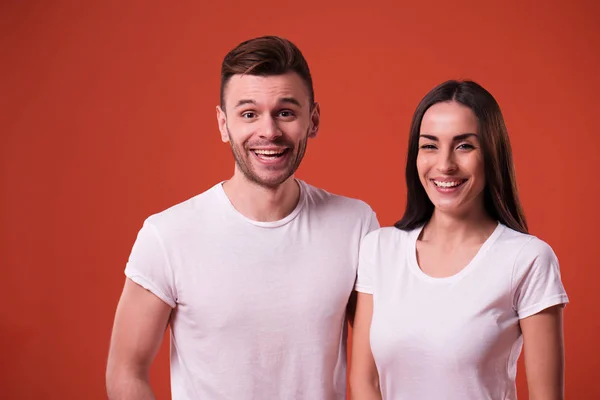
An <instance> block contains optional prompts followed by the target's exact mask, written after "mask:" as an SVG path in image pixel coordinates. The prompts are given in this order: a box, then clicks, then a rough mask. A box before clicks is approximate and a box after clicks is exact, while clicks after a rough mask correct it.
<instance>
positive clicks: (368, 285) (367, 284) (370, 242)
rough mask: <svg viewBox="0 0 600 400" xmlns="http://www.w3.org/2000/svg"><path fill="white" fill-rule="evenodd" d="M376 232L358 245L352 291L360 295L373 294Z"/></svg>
mask: <svg viewBox="0 0 600 400" xmlns="http://www.w3.org/2000/svg"><path fill="white" fill-rule="evenodd" d="M376 232H377V230H375V231H372V232H370V233H369V234H367V235H366V236H365V237H364V238H363V240H362V241H361V243H360V251H359V256H358V276H357V278H356V284H355V285H354V290H356V291H357V292H361V293H367V294H373V286H374V279H373V278H374V272H375V271H374V267H373V259H374V256H375V238H376Z"/></svg>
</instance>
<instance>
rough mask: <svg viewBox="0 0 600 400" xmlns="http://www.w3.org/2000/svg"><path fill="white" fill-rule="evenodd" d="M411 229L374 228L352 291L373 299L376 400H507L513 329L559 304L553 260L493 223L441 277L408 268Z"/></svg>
mask: <svg viewBox="0 0 600 400" xmlns="http://www.w3.org/2000/svg"><path fill="white" fill-rule="evenodd" d="M421 229H422V227H421V228H417V229H414V230H412V231H402V230H400V229H396V228H381V229H378V230H376V231H373V232H371V233H370V234H368V235H367V236H366V237H365V238H364V239H363V241H362V245H361V250H360V260H359V269H358V280H357V283H356V290H357V291H359V292H363V293H369V294H372V295H373V319H372V323H371V330H370V342H371V350H372V352H373V357H374V359H375V363H376V365H377V370H378V372H379V379H380V385H381V392H382V395H383V398H384V399H393V400H403V399H409V400H414V399H419V400H429V399H431V400H434V399H435V400H440V399H444V400H469V399H473V400H484V399H493V400H500V399H502V400H513V399H516V398H517V395H516V386H515V376H516V368H517V359H518V358H519V355H520V353H521V348H522V344H523V339H522V334H521V330H520V327H519V320H520V319H522V318H526V317H529V316H531V315H533V314H536V313H538V312H540V311H542V310H544V309H546V308H548V307H551V306H554V305H557V304H566V303H568V301H569V300H568V298H567V294H566V292H565V289H564V287H563V285H562V283H561V278H560V272H559V264H558V260H557V258H556V255H555V254H554V252H553V251H552V249H551V248H550V246H549V245H548V244H546V243H545V242H543V241H542V240H540V239H538V238H536V237H534V236H531V235H526V234H523V233H520V232H517V231H514V230H512V229H510V228H508V227H506V226H504V225H502V224H498V226H497V227H496V229H495V230H494V232H493V233H492V234H491V235H490V237H489V238H488V239H487V240H486V241H485V243H484V244H483V245H482V247H481V248H480V250H479V252H478V253H477V254H476V256H475V257H474V258H473V259H472V260H471V262H470V263H469V264H468V265H467V266H466V267H465V268H464V269H462V270H461V271H460V272H459V273H457V274H455V275H453V276H451V277H447V278H433V277H430V276H428V275H426V274H425V273H424V272H423V271H422V270H421V269H420V268H419V265H418V264H417V258H416V241H417V238H418V237H419V234H420V232H421Z"/></svg>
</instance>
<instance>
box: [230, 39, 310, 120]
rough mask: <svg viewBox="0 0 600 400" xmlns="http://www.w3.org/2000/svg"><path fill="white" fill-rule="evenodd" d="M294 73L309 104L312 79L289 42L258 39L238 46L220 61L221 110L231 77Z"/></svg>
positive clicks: (301, 57)
mask: <svg viewBox="0 0 600 400" xmlns="http://www.w3.org/2000/svg"><path fill="white" fill-rule="evenodd" d="M287 72H295V73H297V74H298V75H300V77H301V78H302V80H303V81H304V82H305V83H306V86H307V89H308V96H309V102H310V103H309V104H310V106H311V107H312V105H313V103H314V99H315V94H314V90H313V83H312V77H311V76H310V70H309V68H308V63H307V62H306V60H305V59H304V56H303V55H302V53H301V52H300V50H299V49H298V47H296V46H295V45H294V44H293V43H292V42H290V41H289V40H287V39H284V38H281V37H278V36H262V37H258V38H254V39H250V40H247V41H245V42H242V43H240V44H239V45H238V46H237V47H236V48H234V49H233V50H231V51H230V52H229V53H227V55H226V56H225V58H224V59H223V64H222V65H221V108H223V109H224V106H225V104H224V93H225V87H226V86H227V82H229V79H231V77H232V76H233V75H238V74H239V75H260V76H272V75H283V74H285V73H287Z"/></svg>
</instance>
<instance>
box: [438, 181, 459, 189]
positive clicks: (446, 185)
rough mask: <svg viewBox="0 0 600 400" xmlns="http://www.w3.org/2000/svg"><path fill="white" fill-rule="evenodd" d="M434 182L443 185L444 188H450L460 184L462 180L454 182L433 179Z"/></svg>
mask: <svg viewBox="0 0 600 400" xmlns="http://www.w3.org/2000/svg"><path fill="white" fill-rule="evenodd" d="M433 183H435V185H436V186H439V187H443V188H450V187H455V186H458V185H460V184H461V183H462V182H461V181H453V182H441V181H433Z"/></svg>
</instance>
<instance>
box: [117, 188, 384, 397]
mask: <svg viewBox="0 0 600 400" xmlns="http://www.w3.org/2000/svg"><path fill="white" fill-rule="evenodd" d="M297 182H298V184H299V185H300V199H299V202H298V205H297V206H296V208H295V209H294V211H293V212H292V213H291V214H289V215H288V216H287V217H285V218H284V219H282V220H279V221H275V222H256V221H252V220H250V219H248V218H246V217H244V216H243V215H242V214H240V213H239V212H238V211H237V210H236V209H235V208H234V207H233V205H232V204H231V202H230V201H229V199H228V197H227V195H226V194H225V192H224V190H223V187H222V184H217V185H215V186H214V187H212V188H211V189H209V190H208V191H206V192H204V193H202V194H200V195H198V196H196V197H193V198H191V199H189V200H187V201H185V202H183V203H180V204H178V205H176V206H174V207H171V208H169V209H167V210H165V211H163V212H161V213H158V214H155V215H153V216H151V217H149V218H148V219H147V220H146V221H145V223H144V225H143V227H142V228H141V230H140V231H139V233H138V237H137V240H136V242H135V244H134V246H133V249H132V252H131V255H130V257H129V261H128V263H127V266H126V268H125V274H126V276H127V277H128V278H129V279H131V280H133V281H134V282H136V283H137V284H139V285H141V286H142V287H144V288H146V289H148V290H149V291H151V292H152V293H154V294H155V295H156V296H157V297H159V298H160V299H162V300H163V301H164V302H165V303H167V304H169V305H170V306H171V307H172V308H173V314H172V320H171V388H172V396H173V397H172V398H173V399H174V400H202V399H207V400H220V399H231V400H244V399H257V400H259V399H260V400H286V399H290V400H292V399H297V400H301V399H306V400H342V399H345V393H346V343H345V339H346V324H345V311H346V305H347V302H348V298H349V297H350V295H351V293H352V290H353V287H354V283H355V280H356V272H357V267H358V253H359V248H360V243H361V240H362V238H363V237H364V236H365V235H366V234H367V233H368V232H370V231H372V230H374V229H376V228H378V227H379V225H378V222H377V219H376V217H375V214H374V212H373V211H372V210H371V208H370V207H369V206H368V205H367V204H366V203H364V202H362V201H360V200H355V199H350V198H347V197H343V196H337V195H333V194H330V193H328V192H326V191H324V190H322V189H318V188H315V187H313V186H310V185H308V184H306V183H305V182H303V181H300V180H297ZM140 312H142V311H140Z"/></svg>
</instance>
